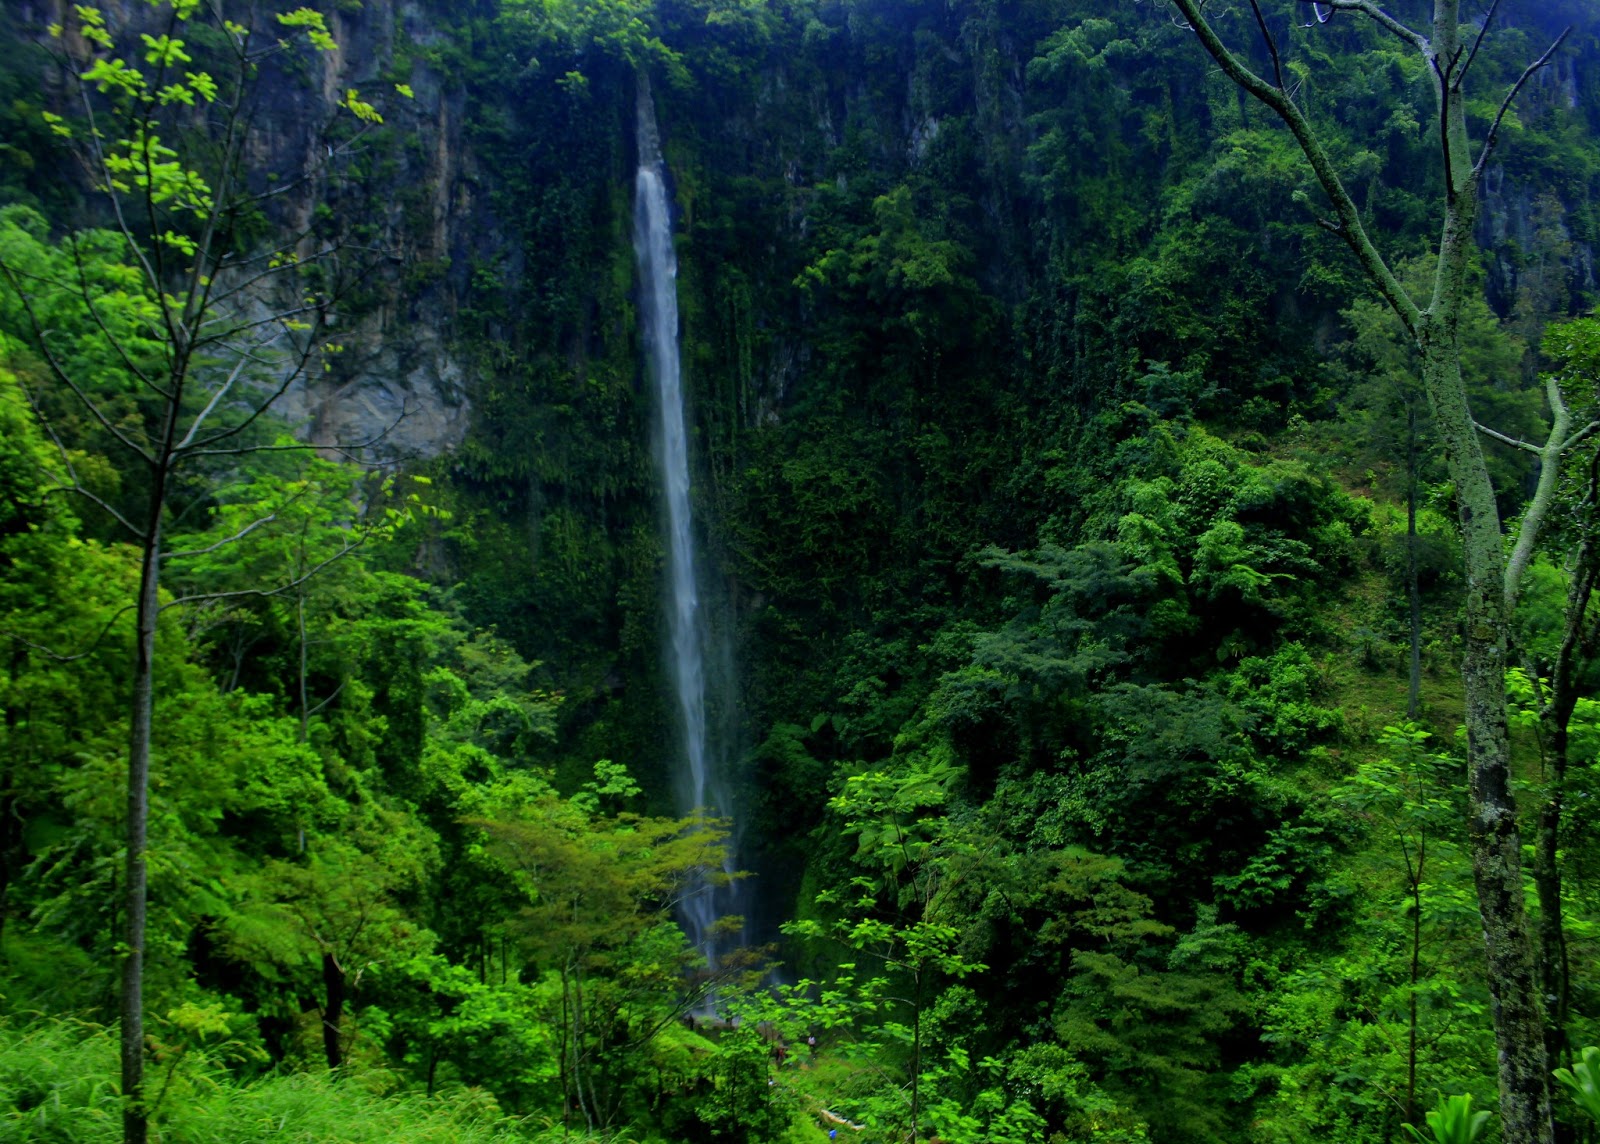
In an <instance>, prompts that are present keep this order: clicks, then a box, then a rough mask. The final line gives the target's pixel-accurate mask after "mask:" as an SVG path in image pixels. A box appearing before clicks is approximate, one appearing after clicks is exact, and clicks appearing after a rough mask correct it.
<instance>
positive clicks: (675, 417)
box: [633, 77, 731, 964]
mask: <svg viewBox="0 0 1600 1144" xmlns="http://www.w3.org/2000/svg"><path fill="white" fill-rule="evenodd" d="M633 248H634V253H635V254H636V255H637V257H638V261H639V280H640V291H639V294H640V303H641V310H642V311H643V315H642V316H643V324H644V344H645V354H646V357H647V361H648V365H649V371H650V377H651V380H652V381H653V382H654V383H655V389H656V429H657V440H656V447H657V452H658V454H659V456H660V462H661V478H662V482H661V483H662V486H663V488H664V491H665V492H666V499H667V541H668V543H667V575H668V579H669V582H670V603H669V608H668V630H669V636H670V651H671V655H670V657H669V658H670V664H671V670H672V682H673V687H674V689H675V690H676V692H677V699H678V714H679V716H680V719H681V722H682V730H683V754H684V762H685V770H684V772H683V777H682V781H681V782H680V783H679V792H678V793H679V798H680V800H681V802H682V805H683V809H684V810H686V811H695V810H702V809H704V810H706V811H708V812H710V813H713V814H724V815H725V814H727V813H728V810H729V808H728V806H727V804H726V800H725V798H724V797H723V792H722V790H721V789H720V784H719V783H718V782H717V777H716V775H715V773H714V768H713V766H712V761H711V754H710V752H709V750H708V743H707V719H706V644H707V635H706V616H705V609H704V607H703V604H702V601H701V598H700V590H699V580H698V577H697V574H696V568H695V563H696V561H695V545H694V521H693V517H692V514H691V511H690V497H689V492H690V486H689V436H688V430H687V428H686V425H685V418H684V398H683V376H682V368H681V366H680V363H679V358H678V283H677V277H678V259H677V255H676V254H675V252H674V251H673V247H672V215H671V211H670V210H669V206H668V200H667V184H666V169H665V164H664V163H663V162H662V158H661V143H660V138H659V136H658V135H657V133H656V122H655V109H654V106H653V104H652V101H651V98H650V87H649V84H648V83H647V82H646V81H645V80H644V79H643V78H642V77H641V78H640V81H639V173H638V176H637V178H636V179H635V183H634V208H633ZM729 863H730V866H729V868H730V871H731V858H730V859H729ZM716 898H717V893H716V888H715V887H714V886H712V885H710V884H709V883H707V884H702V885H701V886H699V887H698V888H697V889H695V890H694V891H693V892H691V893H690V894H689V895H688V898H687V900H686V901H685V903H684V906H683V920H684V926H685V928H686V929H687V931H688V934H689V940H690V941H692V942H693V943H694V945H695V946H696V947H697V948H698V949H700V950H701V951H702V952H703V953H704V954H705V955H706V957H707V959H708V960H710V961H711V962H712V963H713V964H715V950H714V948H713V940H712V927H713V924H714V923H715V922H716V920H717V915H718V912H719V911H718V909H717V905H718V903H717V901H716Z"/></svg>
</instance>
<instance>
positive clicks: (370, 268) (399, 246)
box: [11, 0, 504, 460]
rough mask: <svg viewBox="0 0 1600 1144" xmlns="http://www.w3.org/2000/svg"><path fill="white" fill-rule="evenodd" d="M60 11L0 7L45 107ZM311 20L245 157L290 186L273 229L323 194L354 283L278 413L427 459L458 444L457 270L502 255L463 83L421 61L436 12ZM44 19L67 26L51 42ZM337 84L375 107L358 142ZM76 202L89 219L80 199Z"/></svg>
mask: <svg viewBox="0 0 1600 1144" xmlns="http://www.w3.org/2000/svg"><path fill="white" fill-rule="evenodd" d="M71 7H72V6H71V5H70V4H69V3H66V2H65V0H49V2H43V3H34V2H31V0H30V2H28V3H24V4H21V5H20V6H19V7H18V8H17V9H16V11H15V12H14V13H13V14H12V19H11V30H12V32H13V34H14V35H16V36H18V37H20V38H21V39H22V41H23V43H21V44H18V45H15V46H16V49H17V51H18V53H19V54H18V57H17V58H18V59H19V60H23V61H25V62H24V64H23V67H24V68H25V69H26V71H27V72H30V73H31V74H32V75H33V76H35V77H36V79H37V81H38V83H39V86H40V88H41V89H42V91H43V93H44V96H45V100H46V102H47V103H49V102H59V100H60V99H61V92H62V90H63V89H62V85H61V83H60V79H59V76H60V71H59V69H60V67H61V66H62V65H63V63H65V64H66V66H73V56H74V55H78V56H79V57H80V58H81V53H82V49H83V45H82V43H81V41H79V40H77V39H76V37H75V36H74V34H73V27H74V24H73V19H74V17H73V15H72V12H71ZM102 7H103V8H104V9H105V10H106V13H107V17H108V24H109V26H110V28H111V30H112V31H113V33H114V34H115V35H116V36H117V37H118V39H119V41H121V40H126V41H129V42H131V43H136V42H137V41H136V37H137V36H138V35H139V34H140V33H143V32H151V33H158V32H160V31H162V30H164V29H163V28H161V27H160V26H159V21H160V20H161V19H162V12H161V10H159V9H157V8H153V7H152V6H151V5H148V4H146V3H142V2H135V0H129V2H124V3H114V4H108V5H102ZM327 18H328V27H329V30H330V32H331V33H332V35H333V37H334V39H335V41H336V42H337V43H338V45H339V47H338V49H337V50H336V51H332V52H326V53H315V54H308V55H298V56H295V57H294V58H293V59H292V61H290V62H289V63H287V64H283V63H281V62H278V61H273V62H269V63H268V64H267V65H266V66H264V67H263V68H262V70H261V75H260V82H259V83H258V85H257V86H256V88H255V100H256V111H255V123H256V130H255V131H254V133H253V134H252V136H251V141H250V150H249V152H248V154H247V167H248V170H249V172H250V175H251V177H252V178H253V179H254V180H255V181H256V183H257V184H258V186H260V187H261V188H262V189H267V188H270V187H272V186H274V185H277V186H283V185H289V186H290V187H291V190H290V191H289V192H288V193H286V194H285V195H283V196H282V197H281V198H279V199H276V200H275V201H274V202H273V203H272V204H271V205H270V206H269V208H268V209H269V210H270V211H271V212H272V214H273V217H274V219H275V221H276V222H277V223H278V224H279V225H281V226H283V227H286V228H292V229H293V230H295V231H303V230H307V229H309V227H310V224H311V221H312V216H313V213H314V212H315V211H317V210H319V209H321V208H322V206H323V204H326V206H327V208H328V209H330V210H331V211H332V212H333V214H334V216H335V220H336V224H337V225H338V226H339V228H340V229H341V230H342V231H343V232H344V233H345V234H346V235H347V236H355V238H354V245H353V246H352V249H351V251H350V253H349V254H347V255H343V256H342V258H343V261H344V262H345V263H346V264H348V265H350V266H354V265H355V264H356V263H357V262H363V265H361V266H360V268H359V270H358V273H359V275H360V277H361V280H362V281H361V285H360V287H359V289H358V292H357V298H356V300H355V301H354V302H353V304H351V305H349V306H347V307H346V310H345V312H343V313H341V314H338V315H336V319H335V328H336V329H337V330H339V333H338V334H337V337H338V340H339V342H340V345H341V347H342V352H340V353H338V354H330V355H327V357H326V358H325V364H326V368H325V369H317V370H313V371H312V372H311V373H310V374H309V375H308V376H309V378H310V380H309V381H308V383H307V384H304V385H297V386H296V387H295V388H294V389H293V390H292V391H291V392H290V393H288V394H286V395H285V398H284V400H283V401H282V403H281V404H280V406H279V412H280V413H282V414H283V415H284V416H285V417H286V418H287V419H288V420H289V421H290V422H291V423H292V424H294V425H296V426H299V431H300V432H302V433H304V434H305V435H306V436H307V437H308V438H309V439H311V440H315V441H318V442H322V443H327V444H330V445H334V444H340V443H349V442H359V441H369V440H374V439H378V440H380V444H379V445H378V446H377V448H376V450H375V453H374V455H375V456H377V457H381V458H387V459H396V458H411V459H414V460H416V459H426V458H429V457H434V456H439V455H441V454H444V453H448V452H450V451H451V450H453V449H454V448H456V447H457V446H459V445H460V444H461V442H462V441H463V440H464V439H465V436H466V432H467V428H468V425H469V421H470V410H471V398H470V394H471V391H472V389H473V374H472V370H471V368H470V367H469V366H468V365H467V364H466V362H465V361H464V360H463V355H462V354H461V352H460V348H459V341H460V339H459V337H458V335H457V332H456V329H455V319H456V315H457V314H458V312H459V310H460V308H461V305H462V301H463V298H464V297H465V294H466V290H467V283H468V281H469V277H470V267H471V266H473V265H474V264H475V263H477V262H480V261H483V260H485V259H492V258H494V257H496V256H497V255H498V254H499V253H500V252H501V251H502V250H503V249H504V240H503V239H502V238H501V230H502V228H501V227H500V226H499V225H498V223H497V221H496V219H495V217H494V215H493V212H492V211H491V210H490V209H489V207H488V203H487V200H486V198H485V197H484V196H483V195H481V194H479V193H478V187H479V182H480V173H479V164H478V162H477V160H476V158H475V156H474V154H473V151H472V147H471V144H470V142H469V140H468V138H467V133H466V130H465V105H466V94H465V91H464V89H463V87H462V86H461V84H460V83H459V82H456V81H453V80H451V79H450V78H448V77H444V76H441V75H440V74H439V73H438V71H437V70H436V69H435V68H434V67H432V66H431V65H430V63H429V61H428V57H427V54H426V51H427V48H428V47H429V46H430V45H434V44H437V43H438V42H440V41H441V39H443V38H444V36H445V33H444V32H442V31H441V29H440V27H439V25H438V22H437V14H436V13H432V12H430V11H429V10H428V8H427V7H426V6H425V5H422V4H419V3H400V4H396V3H390V2H388V0H384V2H379V3H369V4H365V5H362V4H359V3H358V4H340V5H336V6H330V11H329V12H328V13H327ZM266 19H267V17H265V16H263V20H266ZM52 24H62V25H64V26H65V27H66V28H67V29H68V31H67V35H66V36H65V37H63V38H62V39H61V40H59V41H57V40H54V39H52V38H51V37H50V36H49V35H48V34H47V31H46V29H47V28H48V27H49V26H50V25H52ZM263 28H264V29H265V30H264V32H262V33H258V34H264V35H271V34H272V25H270V24H267V23H264V24H263ZM396 83H405V84H407V85H409V87H410V88H411V90H412V92H413V93H414V95H413V98H410V99H406V98H401V97H400V96H399V95H398V94H397V93H396V92H395V90H394V84H396ZM352 88H353V89H356V90H357V91H359V92H360V93H361V95H362V97H363V98H365V99H368V100H371V101H372V102H374V103H375V104H376V105H377V106H378V107H379V109H380V110H381V112H382V114H383V115H384V123H383V124H382V126H381V127H380V128H377V129H375V130H372V131H370V132H367V133H365V134H364V135H362V136H361V137H358V138H352V133H351V130H350V126H349V123H348V119H349V117H348V114H346V115H344V116H343V117H342V119H341V116H340V114H339V113H338V108H339V104H340V102H341V100H342V99H343V97H344V94H345V92H346V91H347V90H349V89H352ZM86 197H87V199H88V206H89V210H90V216H89V217H90V218H91V219H92V211H93V196H92V195H88V196H86ZM324 229H326V228H324Z"/></svg>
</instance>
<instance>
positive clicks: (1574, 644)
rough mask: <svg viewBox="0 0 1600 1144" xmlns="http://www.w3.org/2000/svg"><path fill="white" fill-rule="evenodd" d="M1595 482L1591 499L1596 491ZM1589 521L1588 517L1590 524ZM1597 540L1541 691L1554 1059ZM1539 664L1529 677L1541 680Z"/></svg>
mask: <svg viewBox="0 0 1600 1144" xmlns="http://www.w3.org/2000/svg"><path fill="white" fill-rule="evenodd" d="M1594 491H1595V490H1594V488H1593V486H1591V490H1590V496H1591V500H1592V497H1593V495H1594ZM1590 523H1591V522H1585V524H1586V525H1590ZM1595 556H1596V552H1595V545H1594V543H1593V541H1592V539H1591V537H1590V535H1588V534H1587V533H1586V534H1585V535H1584V537H1583V539H1582V540H1581V541H1580V542H1579V545H1578V551H1577V554H1576V556H1575V558H1574V560H1573V571H1572V582H1571V585H1570V586H1569V587H1568V589H1567V606H1566V613H1565V617H1564V619H1565V623H1564V631H1563V632H1562V639H1561V647H1560V650H1559V651H1558V652H1557V653H1556V660H1555V663H1554V664H1552V665H1551V668H1550V683H1549V698H1548V700H1544V698H1543V696H1540V700H1542V702H1541V709H1540V712H1539V724H1540V727H1539V729H1540V744H1539V747H1540V753H1541V755H1542V757H1543V760H1544V767H1545V789H1544V801H1543V802H1542V803H1541V804H1540V807H1539V831H1538V836H1537V838H1536V839H1535V841H1534V851H1533V881H1534V886H1535V888H1536V889H1537V892H1538V895H1539V924H1538V938H1539V984H1540V988H1541V989H1542V990H1543V992H1544V1003H1545V1052H1546V1054H1547V1055H1548V1058H1549V1060H1550V1062H1551V1064H1552V1065H1554V1064H1557V1063H1570V1056H1571V1047H1570V1046H1569V1045H1568V1043H1567V1028H1566V1025H1567V1011H1568V1007H1569V1005H1570V1002H1571V984H1570V977H1569V973H1568V965H1567V940H1566V928H1565V925H1564V921H1563V917H1564V913H1563V907H1562V902H1561V815H1562V812H1563V810H1564V803H1565V799H1566V783H1567V763H1568V753H1569V750H1570V746H1571V743H1570V740H1569V728H1570V725H1571V722H1572V712H1573V710H1574V709H1575V708H1576V706H1577V702H1578V688H1577V686H1576V682H1575V678H1574V675H1575V672H1576V670H1577V667H1578V663H1579V661H1580V660H1581V659H1583V658H1585V657H1586V649H1585V647H1584V645H1585V640H1584V625H1585V622H1586V618H1587V614H1588V608H1589V599H1590V597H1591V595H1592V594H1593V592H1594V585H1595V580H1596V578H1597V575H1600V568H1597V567H1596V561H1595ZM1535 669H1536V665H1531V664H1530V670H1529V677H1530V679H1533V680H1534V681H1535V683H1536V684H1537V676H1536V675H1535Z"/></svg>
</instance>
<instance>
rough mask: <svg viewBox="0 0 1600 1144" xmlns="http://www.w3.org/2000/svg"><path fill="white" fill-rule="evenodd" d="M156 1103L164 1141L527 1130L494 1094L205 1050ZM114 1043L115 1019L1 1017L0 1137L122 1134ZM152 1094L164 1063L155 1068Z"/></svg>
mask: <svg viewBox="0 0 1600 1144" xmlns="http://www.w3.org/2000/svg"><path fill="white" fill-rule="evenodd" d="M172 1075H173V1078H174V1079H173V1081H172V1082H171V1083H167V1084H166V1095H165V1097H164V1098H163V1099H162V1101H161V1104H160V1106H159V1107H158V1109H157V1111H156V1116H155V1122H154V1124H153V1125H152V1133H151V1136H152V1139H153V1140H155V1141H159V1142H160V1144H250V1142H252V1141H257V1140H260V1141H271V1142H272V1144H369V1142H370V1144H380V1142H381V1144H491V1142H509V1141H513V1140H527V1138H528V1137H527V1135H525V1134H524V1133H523V1132H521V1131H518V1129H517V1127H516V1126H515V1125H514V1124H512V1123H511V1122H510V1121H508V1120H507V1119H506V1118H504V1117H503V1116H502V1115H501V1113H500V1110H499V1108H498V1107H497V1106H496V1105H495V1103H494V1101H493V1100H492V1099H491V1098H489V1097H487V1096H486V1095H483V1094H481V1093H476V1092H471V1091H468V1092H462V1093H458V1094H454V1095H452V1096H450V1097H435V1098H428V1097H424V1096H420V1095H392V1096H383V1095H377V1094H374V1093H372V1092H369V1091H367V1090H366V1089H363V1088H362V1087H361V1086H360V1085H359V1084H358V1083H354V1082H353V1079H339V1078H335V1077H332V1076H330V1075H329V1074H326V1073H297V1074H279V1075H270V1076H267V1077H263V1078H261V1079H258V1080H255V1081H251V1082H248V1083H242V1084H241V1083H235V1082H233V1081H232V1080H231V1079H230V1078H229V1077H228V1075H227V1073H226V1072H225V1070H223V1069H221V1068H219V1067H215V1066H212V1065H210V1064H209V1063H208V1062H206V1061H205V1060H204V1059H198V1058H197V1059H195V1060H190V1061H185V1062H182V1064H181V1065H180V1066H178V1067H176V1068H174V1069H173V1070H172ZM116 1077H117V1046H116V1039H115V1036H114V1033H113V1032H112V1031H111V1030H109V1029H106V1028H103V1027H100V1026H96V1025H90V1024H86V1023H83V1022H78V1021H72V1020H64V1019H57V1018H49V1019H41V1020H37V1021H32V1022H29V1023H26V1024H23V1023H20V1022H18V1021H15V1020H13V1021H10V1022H0V1140H4V1141H41V1142H49V1144H116V1142H117V1141H118V1140H120V1138H121V1132H122V1107H121V1099H120V1096H119V1095H118V1088H117V1081H116ZM150 1080H151V1090H152V1095H154V1094H155V1093H156V1092H158V1091H160V1090H161V1088H162V1086H163V1084H164V1083H165V1082H166V1070H163V1069H155V1070H152V1073H151V1077H150Z"/></svg>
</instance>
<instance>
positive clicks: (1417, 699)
mask: <svg viewBox="0 0 1600 1144" xmlns="http://www.w3.org/2000/svg"><path fill="white" fill-rule="evenodd" d="M1406 596H1407V598H1408V599H1409V602H1410V605H1411V665H1410V666H1411V671H1410V678H1409V680H1408V685H1407V687H1406V718H1407V719H1415V718H1416V717H1417V712H1418V709H1419V708H1420V706H1421V703H1422V590H1421V589H1420V588H1419V587H1418V585H1417V406H1416V401H1415V399H1414V398H1408V399H1407V400H1406Z"/></svg>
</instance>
